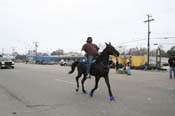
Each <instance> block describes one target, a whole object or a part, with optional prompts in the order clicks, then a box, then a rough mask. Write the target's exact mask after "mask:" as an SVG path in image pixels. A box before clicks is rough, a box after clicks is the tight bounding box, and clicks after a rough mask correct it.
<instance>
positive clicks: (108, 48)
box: [104, 43, 120, 56]
mask: <svg viewBox="0 0 175 116" xmlns="http://www.w3.org/2000/svg"><path fill="white" fill-rule="evenodd" d="M105 44H106V48H105V49H104V51H105V53H106V54H108V55H114V56H119V55H120V53H119V52H118V51H117V50H116V49H115V48H114V47H113V46H112V45H111V43H109V44H107V43H105Z"/></svg>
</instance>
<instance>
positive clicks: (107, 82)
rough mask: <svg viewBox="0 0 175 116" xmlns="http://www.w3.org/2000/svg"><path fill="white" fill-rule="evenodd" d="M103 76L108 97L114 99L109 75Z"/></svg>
mask: <svg viewBox="0 0 175 116" xmlns="http://www.w3.org/2000/svg"><path fill="white" fill-rule="evenodd" d="M104 78H105V82H106V85H107V87H108V92H109V97H110V98H109V99H110V100H111V101H114V100H115V98H114V96H113V95H112V92H111V86H110V83H109V77H108V76H105V77H104Z"/></svg>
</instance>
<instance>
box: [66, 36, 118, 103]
mask: <svg viewBox="0 0 175 116" xmlns="http://www.w3.org/2000/svg"><path fill="white" fill-rule="evenodd" d="M89 40H90V43H92V38H88V39H87V44H88V41H89ZM88 45H91V44H88ZM92 46H95V45H92ZM90 47H91V46H90ZM85 48H86V47H85ZM90 49H93V50H94V49H95V50H94V51H95V53H97V51H98V47H96V48H93V47H92V48H90ZM83 50H84V48H83ZM85 50H86V51H85V52H88V51H87V49H85ZM88 50H89V49H88ZM88 53H89V52H88ZM89 54H90V56H91V55H92V56H91V57H94V54H93V53H91V52H90V53H89ZM110 55H114V56H119V52H118V51H117V50H116V49H115V48H114V47H113V46H112V45H111V43H109V44H107V43H106V48H105V49H103V51H102V52H101V53H100V54H99V55H98V56H97V58H96V60H95V61H94V62H93V63H92V59H93V58H90V61H91V62H90V63H91V64H90V65H91V68H89V69H88V71H89V73H90V74H91V75H93V76H94V77H95V86H94V88H93V89H91V92H90V93H89V95H90V96H91V97H93V94H94V91H95V90H96V89H97V88H98V83H99V80H100V78H102V77H103V78H104V79H105V82H106V85H107V87H108V92H109V99H110V100H111V101H114V100H115V98H114V96H113V95H112V91H111V87H110V83H109V76H108V75H109V56H110ZM88 58H89V56H88ZM86 66H87V65H86V63H85V62H82V61H75V62H73V63H72V65H71V70H70V71H69V74H72V73H73V72H74V71H75V68H76V67H77V71H78V75H77V76H76V77H75V79H76V83H77V88H76V91H77V92H78V91H79V78H80V77H81V76H82V75H83V79H82V80H81V84H82V92H83V93H87V92H86V90H85V88H84V82H85V81H86V79H87V77H86V75H87V68H86ZM88 66H89V65H88Z"/></svg>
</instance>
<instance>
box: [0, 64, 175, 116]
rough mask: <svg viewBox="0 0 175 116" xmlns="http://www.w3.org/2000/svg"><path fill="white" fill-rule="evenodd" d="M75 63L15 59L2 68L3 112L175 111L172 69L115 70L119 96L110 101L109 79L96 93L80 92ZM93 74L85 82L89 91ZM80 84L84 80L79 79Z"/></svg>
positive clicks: (159, 115) (134, 114) (158, 114)
mask: <svg viewBox="0 0 175 116" xmlns="http://www.w3.org/2000/svg"><path fill="white" fill-rule="evenodd" d="M69 70H70V67H62V66H60V65H35V64H23V63H16V64H15V69H1V70H0V116H12V115H16V116H174V114H175V110H174V109H175V79H172V80H170V79H169V76H168V72H167V71H163V72H160V71H139V70H132V75H131V76H128V75H125V74H117V73H116V72H115V70H114V69H111V70H110V74H109V77H110V83H111V89H112V92H113V95H114V96H115V97H116V101H114V102H110V101H109V99H108V91H107V87H106V84H105V82H104V79H101V80H100V82H99V88H98V89H97V91H95V93H94V97H92V98H91V97H89V96H88V94H83V93H82V92H81V91H79V92H75V88H76V83H75V76H76V74H77V72H74V73H73V74H72V75H69V74H68V72H69ZM94 82H95V80H94V77H92V79H88V80H87V81H86V82H85V87H86V90H87V91H88V92H89V91H90V90H91V89H92V88H93V87H94ZM80 83H81V82H80Z"/></svg>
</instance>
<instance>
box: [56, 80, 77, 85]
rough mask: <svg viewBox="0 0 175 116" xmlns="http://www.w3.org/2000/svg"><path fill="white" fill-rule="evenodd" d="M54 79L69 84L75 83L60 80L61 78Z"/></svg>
mask: <svg viewBox="0 0 175 116" xmlns="http://www.w3.org/2000/svg"><path fill="white" fill-rule="evenodd" d="M55 80H56V81H59V82H64V83H67V84H71V85H76V83H74V82H70V81H65V80H61V79H55Z"/></svg>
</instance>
